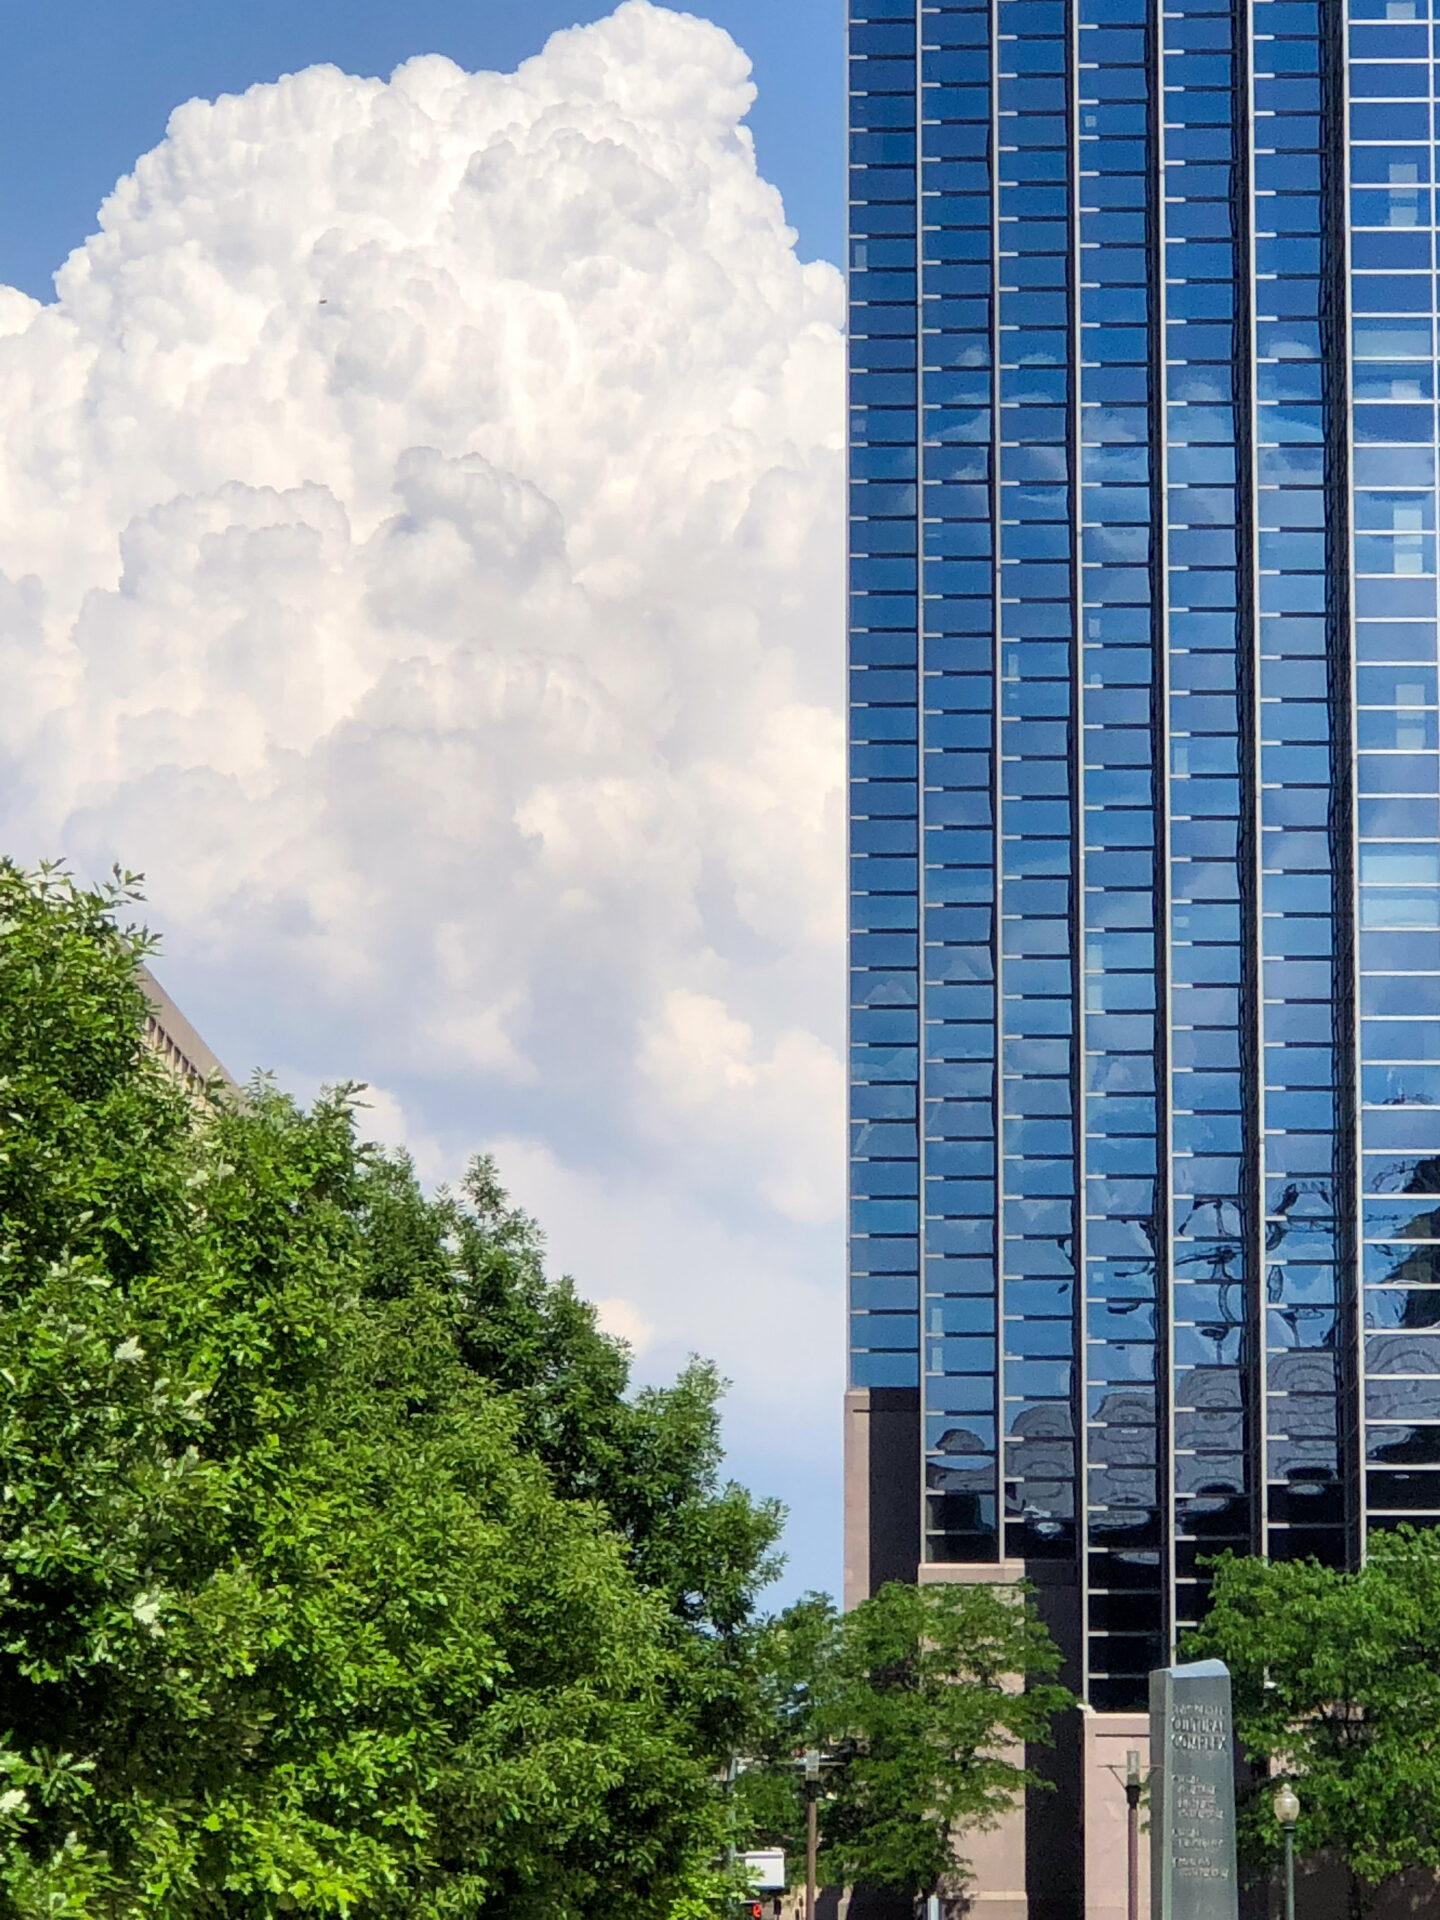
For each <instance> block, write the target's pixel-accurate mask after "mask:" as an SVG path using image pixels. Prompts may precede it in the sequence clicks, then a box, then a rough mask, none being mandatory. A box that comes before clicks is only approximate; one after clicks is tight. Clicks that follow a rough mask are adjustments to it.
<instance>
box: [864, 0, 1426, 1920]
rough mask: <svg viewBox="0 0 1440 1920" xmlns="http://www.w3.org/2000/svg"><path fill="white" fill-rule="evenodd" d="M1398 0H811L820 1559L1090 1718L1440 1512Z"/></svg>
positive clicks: (1404, 45)
mask: <svg viewBox="0 0 1440 1920" xmlns="http://www.w3.org/2000/svg"><path fill="white" fill-rule="evenodd" d="M1429 4H1430V0H1324V3H1323V4H1321V3H1320V0H1248V3H1247V0H1234V4H1224V3H1223V0H988V4H978V5H964V4H945V5H931V4H929V3H928V0H926V3H925V4H920V0H851V7H850V16H851V25H850V88H851V92H850V129H851V131H850V231H851V241H850V247H851V259H850V301H851V305H850V331H851V368H852V371H851V375H850V402H851V416H850V417H851V456H850V461H851V465H850V474H851V487H850V513H851V520H850V536H851V540H850V545H851V561H850V568H851V582H850V584H851V600H850V618H851V629H852V631H851V641H850V658H851V666H852V674H851V701H852V705H851V749H850V750H851V815H852V825H851V846H852V864H851V887H852V894H851V907H852V918H851V927H852V935H851V941H852V945H851V987H852V994H851V999H852V1008H853V1012H852V1039H853V1043H854V1044H853V1054H852V1061H853V1079H854V1091H853V1095H852V1112H853V1127H852V1142H851V1151H852V1173H851V1192H852V1220H851V1226H852V1236H851V1254H852V1280H851V1350H852V1362H851V1364H852V1376H851V1377H852V1393H851V1396H850V1400H849V1440H850V1448H851V1451H850V1461H849V1480H848V1482H847V1526H848V1533H849V1539H848V1555H847V1579H848V1583H849V1588H850V1591H851V1593H852V1595H853V1594H855V1593H858V1592H863V1591H864V1590H865V1589H866V1588H867V1587H869V1586H871V1585H873V1584H874V1583H875V1582H876V1581H877V1580H879V1579H881V1578H885V1577H888V1576H892V1575H898V1576H899V1577H915V1576H916V1572H917V1569H918V1571H919V1577H921V1578H996V1579H1001V1578H1006V1577H1013V1575H1014V1573H1015V1572H1016V1571H1017V1570H1022V1569H1023V1570H1027V1571H1028V1572H1029V1573H1030V1575H1031V1577H1032V1578H1038V1579H1039V1580H1040V1581H1041V1582H1042V1587H1043V1600H1044V1605H1045V1608H1046V1610H1047V1613H1048V1615H1049V1617H1050V1619H1051V1621H1052V1624H1053V1625H1054V1627H1055V1630H1056V1632H1057V1634H1058V1635H1059V1637H1060V1638H1061V1639H1062V1642H1063V1643H1064V1644H1065V1646H1066V1648H1067V1652H1068V1653H1069V1655H1070V1656H1071V1659H1072V1662H1073V1673H1074V1676H1075V1681H1076V1684H1077V1685H1078V1686H1079V1688H1080V1689H1081V1691H1082V1692H1083V1695H1084V1698H1085V1699H1086V1701H1087V1703H1088V1704H1089V1706H1090V1708H1091V1709H1093V1710H1094V1713H1093V1715H1092V1717H1091V1720H1090V1721H1089V1722H1087V1724H1089V1725H1091V1726H1092V1728H1093V1727H1094V1726H1101V1727H1102V1730H1103V1725H1104V1724H1105V1722H1104V1716H1107V1715H1117V1716H1128V1715H1131V1714H1133V1713H1134V1712H1135V1710H1136V1709H1138V1708H1139V1707H1140V1706H1141V1704H1142V1703H1143V1698H1144V1675H1145V1673H1146V1671H1147V1669H1148V1668H1149V1667H1151V1666H1153V1665H1155V1664H1158V1663H1159V1662H1161V1661H1162V1660H1164V1659H1165V1658H1167V1657H1168V1654H1169V1649H1170V1647H1171V1646H1172V1644H1173V1641H1174V1638H1175V1636H1176V1635H1177V1633H1179V1632H1180V1631H1182V1630H1183V1628H1184V1627H1185V1626H1186V1625H1187V1624H1188V1623H1191V1622H1193V1621H1194V1620H1196V1619H1197V1618H1198V1617H1199V1615H1200V1614H1201V1612H1202V1610H1203V1607H1204V1603H1205V1576H1204V1571H1203V1568H1202V1566H1201V1565H1200V1562H1201V1561H1202V1559H1203V1557H1204V1556H1205V1555H1207V1554H1211V1553H1214V1552H1217V1551H1219V1550H1220V1549H1222V1548H1224V1547H1233V1548H1235V1549H1236V1550H1238V1551H1253V1552H1260V1551H1263V1552H1266V1553H1269V1554H1271V1555H1272V1556H1276V1557H1293V1556H1296V1555H1309V1554H1313V1555H1316V1556H1317V1557H1318V1558H1320V1559H1321V1560H1322V1561H1325V1562H1327V1563H1329V1564H1336V1565H1338V1564H1347V1563H1348V1564H1353V1563H1354V1562H1355V1560H1356V1558H1357V1556H1358V1555H1359V1553H1360V1552H1361V1550H1362V1546H1363V1541H1364V1539H1365V1536H1366V1533H1367V1530H1373V1529H1375V1528H1382V1527H1388V1526H1393V1525H1394V1524H1396V1523H1397V1522H1398V1521H1400V1520H1412V1521H1414V1520H1421V1521H1424V1520H1432V1519H1435V1518H1436V1517H1437V1516H1440V815H1437V805H1440V798H1437V796H1440V753H1437V746H1440V742H1437V731H1436V728H1437V707H1436V629H1435V617H1436V605H1435V532H1434V529H1435V500H1436V493H1435V489H1436V433H1435V408H1434V379H1435V352H1436V342H1435V314H1436V292H1435V279H1434V268H1435V262H1434V259H1433V251H1432V238H1433V208H1432V197H1431V185H1430V182H1431V177H1432V140H1433V138H1434V135H1435V133H1436V131H1437V129H1435V128H1433V127H1432V100H1433V98H1434V95H1435V77H1434V74H1433V70H1432V28H1431V24H1430V18H1429ZM1436 31H1437V32H1440V28H1437V29H1436ZM1095 1716H1099V1718H1098V1719H1096V1718H1095ZM1126 1724H1128V1722H1127V1721H1122V1720H1117V1721H1115V1722H1114V1725H1115V1726H1116V1727H1117V1728H1121V1729H1123V1727H1124V1726H1125V1725H1126ZM1134 1724H1135V1725H1136V1726H1138V1725H1139V1723H1138V1722H1136V1723H1134ZM1089 1737H1090V1736H1089V1735H1087V1738H1089ZM1131 1744H1133V1740H1132V1741H1131ZM1086 1791H1087V1793H1088V1791H1089V1789H1088V1788H1087V1789H1086ZM1032 1851H1033V1849H1032ZM1069 1897H1070V1896H1068V1895H1067V1896H1065V1898H1066V1899H1068V1898H1069ZM1035 1898H1036V1895H1035V1889H1034V1885H1033V1874H1032V1906H1033V1905H1034V1902H1035ZM1056 1898H1057V1899H1059V1898H1060V1895H1059V1894H1057V1895H1056ZM1063 1905H1064V1899H1061V1906H1062V1907H1063ZM1057 1910H1059V1909H1057Z"/></svg>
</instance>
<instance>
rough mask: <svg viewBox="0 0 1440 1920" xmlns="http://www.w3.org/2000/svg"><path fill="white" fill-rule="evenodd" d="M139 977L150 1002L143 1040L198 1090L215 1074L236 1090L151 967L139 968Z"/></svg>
mask: <svg viewBox="0 0 1440 1920" xmlns="http://www.w3.org/2000/svg"><path fill="white" fill-rule="evenodd" d="M139 977H140V986H141V990H142V991H143V993H144V995H145V998H146V999H147V1000H148V1001H149V1002H150V1017H149V1019H148V1020H147V1021H146V1023H145V1038H146V1041H147V1043H148V1044H149V1045H150V1046H152V1047H153V1048H154V1049H155V1051H156V1053H157V1054H159V1056H160V1058H161V1059H162V1060H163V1061H164V1063H165V1065H166V1066H167V1067H168V1068H169V1069H170V1071H171V1072H172V1073H173V1074H174V1075H175V1076H176V1078H177V1079H179V1080H183V1081H184V1082H185V1084H186V1085H187V1086H189V1087H194V1088H196V1089H198V1088H201V1087H203V1086H205V1085H206V1084H207V1083H208V1082H210V1081H211V1080H214V1079H216V1078H217V1077H218V1078H219V1079H220V1080H221V1081H222V1082H223V1083H224V1085H225V1086H227V1087H229V1088H232V1089H234V1090H235V1091H236V1092H238V1091H239V1088H238V1085H237V1083H236V1081H235V1079H234V1078H233V1076H232V1075H231V1074H230V1073H228V1072H227V1071H226V1069H225V1067H224V1066H223V1065H222V1064H221V1062H220V1061H219V1060H218V1059H217V1058H216V1057H215V1055H214V1054H213V1053H212V1052H211V1050H210V1049H209V1047H207V1046H206V1044H205V1042H204V1041H203V1040H202V1039H201V1038H200V1036H199V1034H198V1033H197V1032H196V1031H195V1029H194V1027H192V1026H191V1024H190V1022H189V1021H188V1020H187V1019H186V1018H185V1016H184V1014H183V1013H181V1011H180V1009H179V1008H178V1007H177V1006H176V1004H175V1002H174V1001H173V1000H172V999H171V998H170V996H169V994H168V993H166V991H165V989H164V988H163V987H162V986H161V984H160V982H159V981H158V980H157V979H156V978H155V976H154V974H153V973H151V971H150V969H149V968H148V967H141V968H140V970H139Z"/></svg>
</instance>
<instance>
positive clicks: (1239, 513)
mask: <svg viewBox="0 0 1440 1920" xmlns="http://www.w3.org/2000/svg"><path fill="white" fill-rule="evenodd" d="M1234 5H1235V29H1234V35H1235V57H1236V62H1237V65H1239V64H1240V63H1242V62H1243V70H1242V71H1240V72H1237V74H1236V85H1235V90H1234V96H1235V103H1236V110H1237V112H1239V113H1240V114H1241V115H1242V116H1243V126H1241V127H1239V128H1237V129H1236V132H1237V135H1239V136H1240V137H1239V138H1237V140H1236V142H1235V155H1236V162H1237V167H1239V168H1240V170H1241V172H1242V177H1241V178H1240V179H1239V180H1237V181H1236V182H1235V191H1234V195H1233V204H1234V206H1235V208H1236V211H1237V215H1238V217H1239V218H1240V219H1241V220H1242V221H1243V223H1244V224H1243V228H1242V231H1241V233H1240V235H1239V236H1238V239H1237V245H1236V260H1237V265H1238V269H1239V271H1238V275H1237V278H1238V281H1239V284H1238V286H1237V289H1236V296H1237V301H1238V303H1239V307H1240V312H1241V314H1242V316H1243V320H1242V326H1243V336H1242V337H1243V352H1242V353H1241V354H1239V355H1238V356H1237V360H1238V363H1239V364H1238V366H1237V371H1238V373H1239V376H1240V378H1239V382H1238V387H1239V391H1238V392H1237V394H1236V420H1235V425H1236V437H1237V442H1238V441H1239V439H1240V436H1241V435H1243V436H1244V447H1243V456H1244V457H1243V463H1242V459H1241V452H1242V449H1241V447H1240V445H1238V444H1237V446H1236V461H1235V479H1236V494H1235V534H1236V545H1237V553H1236V559H1237V562H1238V571H1239V577H1238V578H1237V580H1236V589H1237V594H1236V606H1237V609H1241V610H1242V611H1241V614H1240V621H1239V622H1238V623H1237V624H1238V625H1239V631H1238V632H1237V635H1236V638H1237V641H1238V643H1239V645H1240V648H1241V656H1240V658H1241V666H1242V668H1243V672H1244V675H1245V679H1243V680H1241V681H1240V683H1239V685H1238V686H1237V689H1236V691H1237V695H1239V696H1240V697H1241V698H1242V699H1244V702H1245V706H1244V718H1242V721H1241V726H1240V738H1241V742H1242V749H1243V756H1244V757H1243V766H1244V775H1243V778H1242V782H1241V790H1240V824H1241V831H1242V833H1243V834H1244V838H1245V846H1244V851H1243V853H1242V855H1241V861H1242V865H1241V875H1242V878H1241V896H1240V897H1241V905H1242V911H1243V908H1244V904H1245V898H1246V889H1247V887H1248V890H1249V900H1250V915H1249V924H1248V926H1247V925H1242V933H1243V936H1244V938H1245V941H1246V948H1247V952H1248V957H1249V963H1250V972H1251V979H1252V983H1253V984H1252V993H1253V996H1254V998H1253V1019H1247V1017H1246V1015H1247V1009H1246V1008H1245V1006H1244V1005H1243V1004H1242V1005H1241V1009H1240V1031H1241V1035H1242V1044H1243V1046H1244V1048H1245V1054H1244V1056H1243V1057H1242V1068H1243V1067H1245V1066H1248V1068H1249V1078H1250V1086H1249V1089H1248V1091H1246V1092H1244V1093H1242V1098H1243V1099H1244V1100H1245V1102H1246V1110H1247V1116H1248V1118H1249V1119H1250V1122H1251V1128H1252V1132H1251V1138H1250V1142H1249V1143H1248V1150H1247V1152H1246V1154H1245V1163H1246V1164H1245V1165H1244V1168H1243V1171H1242V1176H1241V1177H1242V1179H1243V1180H1244V1182H1245V1187H1246V1189H1248V1199H1249V1206H1250V1220H1249V1222H1248V1236H1247V1237H1248V1242H1249V1244H1248V1246H1247V1247H1246V1255H1245V1264H1246V1267H1247V1269H1248V1280H1247V1287H1246V1292H1247V1295H1248V1300H1247V1319H1248V1321H1249V1325H1248V1326H1247V1327H1246V1333H1247V1334H1248V1335H1249V1336H1250V1337H1251V1338H1252V1339H1253V1340H1254V1343H1255V1347H1254V1353H1253V1356H1252V1357H1251V1360H1250V1363H1249V1365H1248V1367H1247V1368H1246V1372H1247V1373H1248V1374H1249V1377H1250V1380H1251V1383H1252V1392H1253V1401H1254V1404H1253V1408H1252V1415H1253V1426H1252V1428H1251V1431H1250V1434H1249V1435H1248V1441H1249V1444H1248V1447H1247V1449H1246V1450H1247V1453H1248V1455H1249V1459H1250V1472H1251V1475H1252V1485H1253V1489H1254V1498H1253V1505H1252V1508H1251V1514H1252V1519H1251V1528H1252V1550H1253V1551H1254V1552H1256V1553H1264V1552H1265V1551H1266V1550H1267V1547H1268V1544H1269V1507H1270V1502H1269V1493H1268V1477H1269V1476H1268V1472H1267V1460H1266V1443H1267V1439H1268V1435H1269V1432H1270V1419H1269V1401H1268V1385H1269V1362H1268V1358H1267V1355H1266V1322H1265V1212H1266V1205H1265V1194H1266V1158H1265V1123H1266V1096H1265V942H1264V936H1263V922H1262V915H1263V910H1264V894H1263V881H1262V878H1261V868H1262V860H1261V850H1262V845H1263V840H1262V823H1261V799H1260V633H1261V628H1260V557H1259V540H1258V538H1257V535H1256V501H1257V487H1258V472H1257V466H1256V462H1257V453H1256V441H1257V437H1258V434H1257V424H1258V423H1257V420H1256V412H1255V404H1256V402H1255V365H1256V350H1257V348H1256V338H1257V336H1256V326H1255V273H1256V259H1255V70H1254V62H1253V60H1252V59H1251V48H1252V45H1253V34H1254V16H1253V13H1252V0H1234ZM1242 163H1243V165H1242ZM1242 476H1243V477H1242ZM1238 704H1239V703H1238V701H1237V706H1238ZM1241 978H1242V980H1243V978H1244V968H1243V966H1242V969H1241ZM1242 1087H1243V1080H1242ZM1241 1224H1242V1228H1243V1227H1245V1226H1246V1223H1245V1222H1244V1221H1243V1219H1242V1223H1241Z"/></svg>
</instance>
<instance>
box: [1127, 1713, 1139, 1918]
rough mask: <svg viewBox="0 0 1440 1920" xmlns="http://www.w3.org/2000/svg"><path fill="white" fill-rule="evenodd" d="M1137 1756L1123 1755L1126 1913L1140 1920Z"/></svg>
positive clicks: (1128, 1916) (1132, 1751) (1133, 1750)
mask: <svg viewBox="0 0 1440 1920" xmlns="http://www.w3.org/2000/svg"><path fill="white" fill-rule="evenodd" d="M1142 1784H1143V1783H1142V1781H1141V1779H1140V1755H1139V1754H1138V1753H1137V1752H1136V1751H1135V1749H1134V1748H1133V1747H1132V1748H1131V1749H1130V1751H1129V1752H1128V1753H1127V1754H1126V1756H1125V1873H1126V1880H1125V1887H1126V1896H1125V1912H1126V1916H1127V1920H1140V1789H1141V1786H1142Z"/></svg>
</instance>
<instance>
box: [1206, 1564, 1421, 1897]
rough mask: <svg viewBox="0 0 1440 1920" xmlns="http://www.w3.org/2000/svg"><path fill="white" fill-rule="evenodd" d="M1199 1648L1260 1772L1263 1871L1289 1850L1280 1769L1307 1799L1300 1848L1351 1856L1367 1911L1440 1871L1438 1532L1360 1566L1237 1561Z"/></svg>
mask: <svg viewBox="0 0 1440 1920" xmlns="http://www.w3.org/2000/svg"><path fill="white" fill-rule="evenodd" d="M1186 1652H1187V1656H1193V1657H1196V1658H1216V1659H1221V1660H1223V1661H1224V1662H1225V1664H1226V1665H1227V1666H1228V1667H1229V1669H1230V1672H1231V1676H1232V1681H1233V1687H1234V1703H1235V1731H1236V1738H1237V1741H1238V1743H1239V1745H1240V1748H1241V1750H1242V1752H1243V1754H1244V1756H1245V1757H1246V1758H1247V1759H1248V1760H1250V1761H1253V1762H1255V1763H1256V1769H1257V1771H1256V1776H1255V1779H1254V1783H1253V1785H1252V1786H1251V1788H1250V1790H1249V1792H1248V1793H1246V1794H1245V1795H1243V1796H1242V1801H1241V1807H1240V1819H1241V1840H1242V1846H1243V1848H1244V1851H1245V1853H1246V1855H1247V1857H1248V1858H1249V1859H1250V1860H1251V1861H1252V1863H1254V1864H1256V1865H1259V1866H1268V1865H1270V1864H1271V1863H1273V1861H1274V1860H1275V1859H1276V1858H1277V1856H1278V1854H1279V1850H1280V1835H1279V1831H1278V1829H1277V1827H1276V1825H1275V1820H1274V1816H1273V1814H1272V1812H1271V1807H1270V1802H1271V1799H1272V1797H1273V1793H1274V1789H1275V1786H1276V1785H1277V1784H1278V1778H1277V1777H1271V1776H1272V1770H1273V1773H1274V1775H1275V1776H1278V1777H1283V1778H1288V1779H1290V1780H1292V1781H1293V1782H1294V1783H1295V1786H1296V1790H1297V1792H1298V1794H1299V1797H1300V1805H1301V1815H1300V1823H1299V1827H1298V1830H1297V1836H1296V1840H1297V1846H1298V1848H1299V1850H1300V1852H1301V1853H1302V1855H1303V1854H1309V1853H1314V1852H1318V1851H1320V1850H1322V1849H1327V1850H1329V1851H1331V1852H1332V1853H1334V1854H1335V1855H1337V1856H1338V1857H1339V1858H1340V1859H1341V1860H1342V1861H1343V1862H1344V1864H1345V1866H1346V1867H1347V1868H1348V1869H1349V1872H1350V1874H1351V1885H1352V1905H1353V1906H1354V1908H1355V1910H1356V1911H1360V1910H1363V1908H1364V1906H1365V1905H1366V1904H1367V1903H1368V1901H1369V1898H1370V1897H1371V1895H1372V1894H1373V1892H1374V1889H1375V1888H1376V1887H1377V1886H1378V1885H1379V1884H1380V1883H1382V1882H1383V1881H1386V1880H1388V1879H1390V1878H1392V1877H1393V1876H1394V1875H1396V1874H1399V1873H1402V1872H1404V1871H1405V1869H1406V1868H1409V1867H1423V1868H1429V1869H1431V1870H1434V1869H1440V1535H1436V1534H1435V1533H1430V1532H1417V1531H1416V1530H1415V1529H1413V1528H1410V1527H1402V1528H1400V1529H1398V1530H1397V1531H1396V1532H1394V1533H1380V1534H1375V1535H1373V1536H1372V1538H1371V1541H1370V1548H1369V1557H1368V1558H1367V1560H1366V1563H1365V1565H1364V1567H1363V1568H1362V1569H1361V1570H1360V1571H1359V1572H1357V1573H1343V1572H1337V1571H1335V1570H1333V1569H1331V1568H1328V1567H1322V1566H1320V1565H1318V1564H1317V1563H1316V1562H1315V1561H1313V1560H1301V1561H1275V1562H1266V1561H1264V1560H1258V1559H1239V1558H1235V1557H1234V1556H1231V1555H1228V1554H1227V1555H1224V1556H1222V1557H1221V1558H1220V1559H1219V1560H1218V1561H1217V1562H1216V1563H1215V1585H1214V1593H1213V1598H1212V1602H1211V1608H1210V1612H1209V1614H1208V1615H1207V1616H1206V1619H1205V1622H1204V1624H1203V1625H1202V1626H1201V1627H1200V1628H1199V1629H1198V1630H1197V1631H1196V1632H1195V1633H1193V1634H1191V1635H1190V1636H1189V1637H1188V1638H1187V1641H1186Z"/></svg>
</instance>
